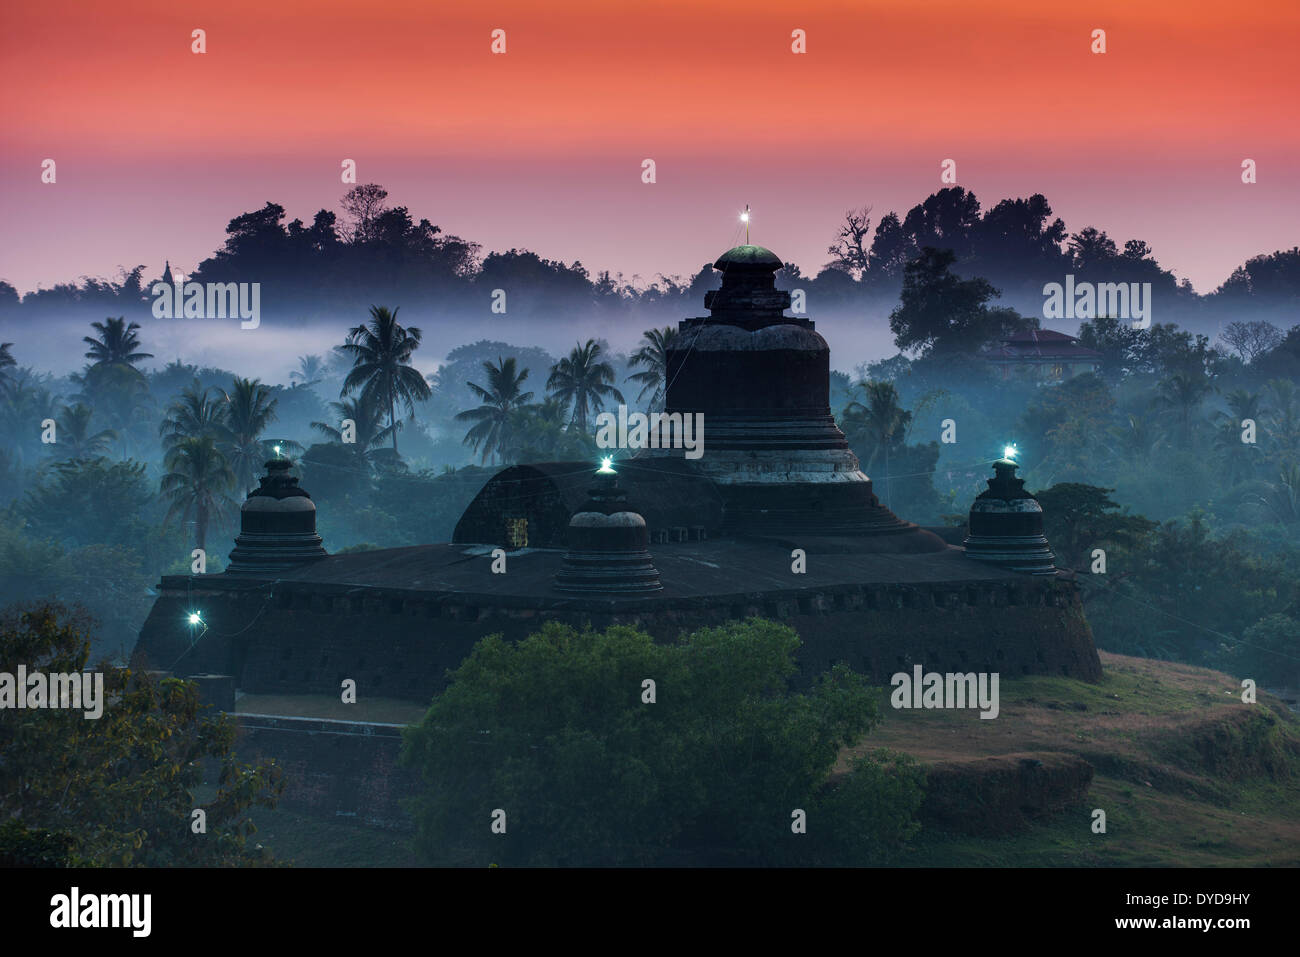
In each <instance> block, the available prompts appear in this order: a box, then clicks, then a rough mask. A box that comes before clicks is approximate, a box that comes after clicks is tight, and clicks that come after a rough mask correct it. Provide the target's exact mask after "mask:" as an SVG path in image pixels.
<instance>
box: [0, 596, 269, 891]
mask: <svg viewBox="0 0 1300 957" xmlns="http://www.w3.org/2000/svg"><path fill="white" fill-rule="evenodd" d="M20 664H21V665H25V666H26V667H27V669H28V672H29V673H31V672H32V671H40V672H44V673H47V674H49V673H80V672H82V671H84V670H93V671H97V672H100V673H102V674H103V698H102V705H103V713H102V715H101V716H100V717H99V718H96V719H87V718H86V717H85V716H84V715H85V712H84V711H81V710H75V709H71V708H34V709H24V710H17V709H13V708H6V709H4V710H3V711H0V754H3V755H4V760H3V761H0V820H2V821H3V823H2V824H0V866H28V867H30V866H43V867H110V866H111V867H123V866H143V867H160V866H207V867H211V866H229V865H250V864H259V863H269V862H270V861H269V856H268V855H267V854H265V852H263V851H262V849H261V848H260V847H259V846H250V844H249V840H248V839H249V837H251V836H252V834H253V833H254V832H255V830H256V829H255V827H254V826H253V824H252V822H251V821H249V820H248V818H247V816H246V814H245V812H246V811H247V810H248V809H249V808H250V807H253V806H254V805H258V806H263V807H273V806H274V805H275V802H276V800H277V799H278V797H279V794H280V791H281V790H282V788H283V783H282V775H281V772H280V769H279V768H278V767H277V766H276V765H274V764H267V763H264V764H260V765H257V766H248V765H241V764H238V763H237V762H236V761H235V758H234V755H233V753H232V750H231V749H232V747H233V745H234V740H235V729H234V725H233V723H232V722H231V721H230V720H229V719H227V718H224V717H222V716H220V715H213V714H212V712H211V711H210V710H208V709H205V708H204V707H203V706H202V705H201V704H200V702H199V699H198V693H197V687H196V686H195V685H194V684H192V683H190V682H186V681H181V680H178V679H175V678H169V679H166V680H163V681H155V680H153V679H152V678H150V677H149V676H148V675H147V674H134V673H132V672H131V671H130V670H129V669H126V668H117V667H112V666H110V665H107V664H103V663H101V664H98V665H95V666H94V667H93V669H92V667H91V664H90V642H89V637H88V633H87V631H86V630H85V628H84V626H82V625H81V624H80V623H78V622H77V621H75V620H73V619H72V618H70V617H69V616H68V615H67V614H66V613H65V612H63V611H62V610H61V609H60V608H58V607H57V606H51V605H42V606H36V607H33V608H29V609H26V610H19V611H10V612H7V613H6V614H5V616H4V617H3V618H0V671H6V672H9V673H11V674H12V673H15V672H16V671H17V669H18V666H19V665H20ZM205 759H210V760H213V761H215V762H216V763H217V765H218V766H219V768H220V772H219V788H218V791H217V793H216V796H215V797H214V798H213V799H212V800H210V801H207V802H201V801H199V800H198V799H197V798H196V797H195V789H196V788H197V787H198V786H199V785H200V784H201V783H203V771H202V764H201V762H202V761H204V760H205ZM196 808H202V809H203V810H204V812H205V814H206V828H207V832H206V833H203V834H196V833H194V832H193V830H192V827H191V823H192V820H193V818H192V816H191V815H192V812H193V811H194V809H196Z"/></svg>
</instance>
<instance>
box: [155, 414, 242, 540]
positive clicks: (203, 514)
mask: <svg viewBox="0 0 1300 957" xmlns="http://www.w3.org/2000/svg"><path fill="white" fill-rule="evenodd" d="M165 467H166V468H167V470H168V471H167V474H165V475H164V476H163V477H162V485H161V490H162V493H163V495H165V496H166V497H167V498H169V499H170V500H171V507H170V508H169V509H168V510H167V517H166V521H167V522H168V523H170V522H172V521H174V520H175V519H177V518H180V519H182V520H184V521H189V520H190V516H193V522H194V536H195V544H197V545H198V547H199V548H204V547H206V544H205V543H206V542H207V536H208V525H209V524H211V523H216V524H217V525H224V524H225V523H226V519H227V517H228V516H229V515H230V513H231V512H232V511H233V510H234V505H235V502H234V500H233V499H232V498H231V497H230V495H229V494H227V493H228V492H229V491H230V489H231V487H232V486H233V485H234V482H235V475H234V473H233V472H231V471H230V465H229V464H228V463H227V462H226V458H225V456H223V455H222V454H221V450H220V449H218V448H217V442H216V439H215V437H214V436H212V435H200V436H187V437H185V438H182V439H180V440H179V441H178V442H177V443H176V445H175V446H174V447H173V448H172V449H171V451H170V452H168V453H167V457H166V459H165Z"/></svg>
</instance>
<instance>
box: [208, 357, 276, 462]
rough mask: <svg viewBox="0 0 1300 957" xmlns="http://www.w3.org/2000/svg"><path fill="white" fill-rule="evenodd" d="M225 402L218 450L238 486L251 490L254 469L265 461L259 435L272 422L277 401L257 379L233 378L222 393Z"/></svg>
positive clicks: (265, 450)
mask: <svg viewBox="0 0 1300 957" xmlns="http://www.w3.org/2000/svg"><path fill="white" fill-rule="evenodd" d="M222 397H223V398H224V401H225V413H224V415H223V419H224V423H223V425H224V428H223V430H222V436H221V438H222V451H223V452H224V453H225V455H226V459H227V461H228V462H229V463H230V469H231V471H232V472H234V473H235V478H236V479H237V480H238V481H239V483H240V485H243V486H247V487H250V488H251V487H252V486H253V485H255V484H256V482H257V472H258V467H259V466H260V465H261V464H262V463H263V462H264V461H266V458H267V449H266V443H265V442H263V441H262V433H263V432H265V431H266V427H267V426H268V425H270V424H271V423H272V422H274V421H275V419H276V414H275V406H276V403H277V402H278V400H277V399H272V398H271V390H270V389H268V388H267V387H266V386H264V385H262V383H261V382H259V381H258V380H257V379H241V378H239V376H235V379H234V384H233V386H232V388H231V390H230V391H229V392H225V391H223V392H222Z"/></svg>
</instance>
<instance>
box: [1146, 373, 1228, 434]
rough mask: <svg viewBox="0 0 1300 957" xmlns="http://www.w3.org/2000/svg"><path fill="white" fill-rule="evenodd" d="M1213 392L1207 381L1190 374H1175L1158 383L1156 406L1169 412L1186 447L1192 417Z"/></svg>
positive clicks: (1190, 430) (1200, 376) (1190, 431)
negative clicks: (1172, 414)
mask: <svg viewBox="0 0 1300 957" xmlns="http://www.w3.org/2000/svg"><path fill="white" fill-rule="evenodd" d="M1213 390H1214V387H1213V386H1212V385H1210V382H1209V380H1208V379H1206V378H1205V377H1204V376H1202V375H1198V374H1196V373H1192V372H1175V373H1174V374H1173V375H1170V376H1167V377H1165V378H1164V379H1162V380H1161V381H1160V384H1159V386H1158V387H1157V393H1156V404H1158V405H1161V406H1164V407H1165V408H1167V409H1169V410H1171V411H1172V412H1173V413H1174V415H1175V416H1176V418H1177V421H1178V434H1179V435H1180V436H1181V437H1182V439H1181V441H1182V445H1183V446H1184V447H1186V446H1187V445H1188V444H1190V442H1191V438H1192V416H1193V415H1194V414H1195V413H1196V411H1197V410H1198V409H1200V407H1201V403H1202V402H1204V401H1205V397H1206V396H1207V395H1209V394H1210V393H1211V392H1212V391H1213Z"/></svg>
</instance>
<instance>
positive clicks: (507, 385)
mask: <svg viewBox="0 0 1300 957" xmlns="http://www.w3.org/2000/svg"><path fill="white" fill-rule="evenodd" d="M483 372H484V374H485V375H486V376H487V387H486V388H484V387H483V386H481V385H478V384H477V383H474V382H467V383H466V385H468V386H469V388H470V391H472V392H473V393H474V394H475V395H477V396H478V397H479V398H480V399H482V400H483V404H482V405H480V406H479V407H478V408H476V409H466V410H465V411H464V412H460V413H457V415H456V418H457V419H458V420H460V421H463V422H473V423H475V424H474V426H473V428H471V429H470V430H469V431H468V432H467V433H465V444H466V445H468V446H471V447H472V448H473V449H474V451H475V452H478V451H479V450H480V449H481V450H482V456H483V457H482V458H481V459H480V461H482V462H486V461H487V460H488V456H489V455H492V454H494V453H495V454H496V456H497V461H498V462H500V461H501V460H502V456H503V453H504V452H505V451H506V450H507V449H508V448H510V445H511V441H512V439H513V437H514V436H513V432H514V427H515V424H516V421H517V420H516V419H515V412H516V411H517V410H518V409H520V408H521V407H523V406H525V405H527V404H528V402H529V401H530V400H531V399H532V397H533V394H532V393H531V392H523V391H521V386H522V385H523V382H524V380H525V379H527V378H528V370H527V369H523V370H522V371H518V372H516V368H515V360H514V359H513V358H510V359H498V360H497V364H496V365H493V364H492V363H490V362H485V363H483Z"/></svg>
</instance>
